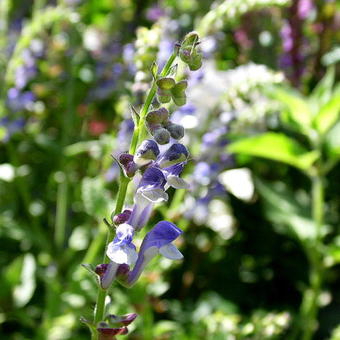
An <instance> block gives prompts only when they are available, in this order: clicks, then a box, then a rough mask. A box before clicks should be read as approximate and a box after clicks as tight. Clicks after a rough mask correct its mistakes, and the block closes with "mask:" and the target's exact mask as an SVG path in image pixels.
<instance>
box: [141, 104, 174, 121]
mask: <svg viewBox="0 0 340 340" xmlns="http://www.w3.org/2000/svg"><path fill="white" fill-rule="evenodd" d="M168 119H169V111H168V110H167V109H166V108H165V107H161V108H159V109H158V110H155V111H150V112H149V113H148V114H147V116H146V121H147V122H148V123H151V124H160V123H163V122H166V121H167V120H168Z"/></svg>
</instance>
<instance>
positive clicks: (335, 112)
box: [313, 93, 340, 134]
mask: <svg viewBox="0 0 340 340" xmlns="http://www.w3.org/2000/svg"><path fill="white" fill-rule="evenodd" d="M339 113H340V93H336V94H334V96H333V97H332V98H331V99H330V100H329V101H328V102H327V103H326V104H325V105H323V106H322V107H321V109H320V111H319V113H318V114H317V115H316V117H315V118H314V121H313V123H314V126H315V128H316V129H317V130H318V131H319V132H320V133H321V134H325V133H326V132H327V131H328V130H329V129H330V128H331V127H332V126H333V125H334V124H335V123H336V121H337V120H338V117H339Z"/></svg>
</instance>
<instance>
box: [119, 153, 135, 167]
mask: <svg viewBox="0 0 340 340" xmlns="http://www.w3.org/2000/svg"><path fill="white" fill-rule="evenodd" d="M132 161H133V155H130V154H128V153H122V154H121V155H120V156H119V163H120V164H121V165H123V166H125V165H127V164H129V163H130V162H132Z"/></svg>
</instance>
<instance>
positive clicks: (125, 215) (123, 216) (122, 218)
mask: <svg viewBox="0 0 340 340" xmlns="http://www.w3.org/2000/svg"><path fill="white" fill-rule="evenodd" d="M130 216H131V210H129V209H125V210H124V211H123V212H122V213H120V214H117V215H113V216H112V223H114V224H116V225H119V224H123V223H125V222H127V221H128V219H129V218H130Z"/></svg>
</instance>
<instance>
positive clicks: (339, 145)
mask: <svg viewBox="0 0 340 340" xmlns="http://www.w3.org/2000/svg"><path fill="white" fill-rule="evenodd" d="M325 144H326V149H327V152H328V156H329V157H330V158H332V159H334V160H336V159H338V158H340V122H338V123H336V124H335V125H334V127H333V128H331V130H330V131H329V132H328V133H327V135H326V138H325Z"/></svg>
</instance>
